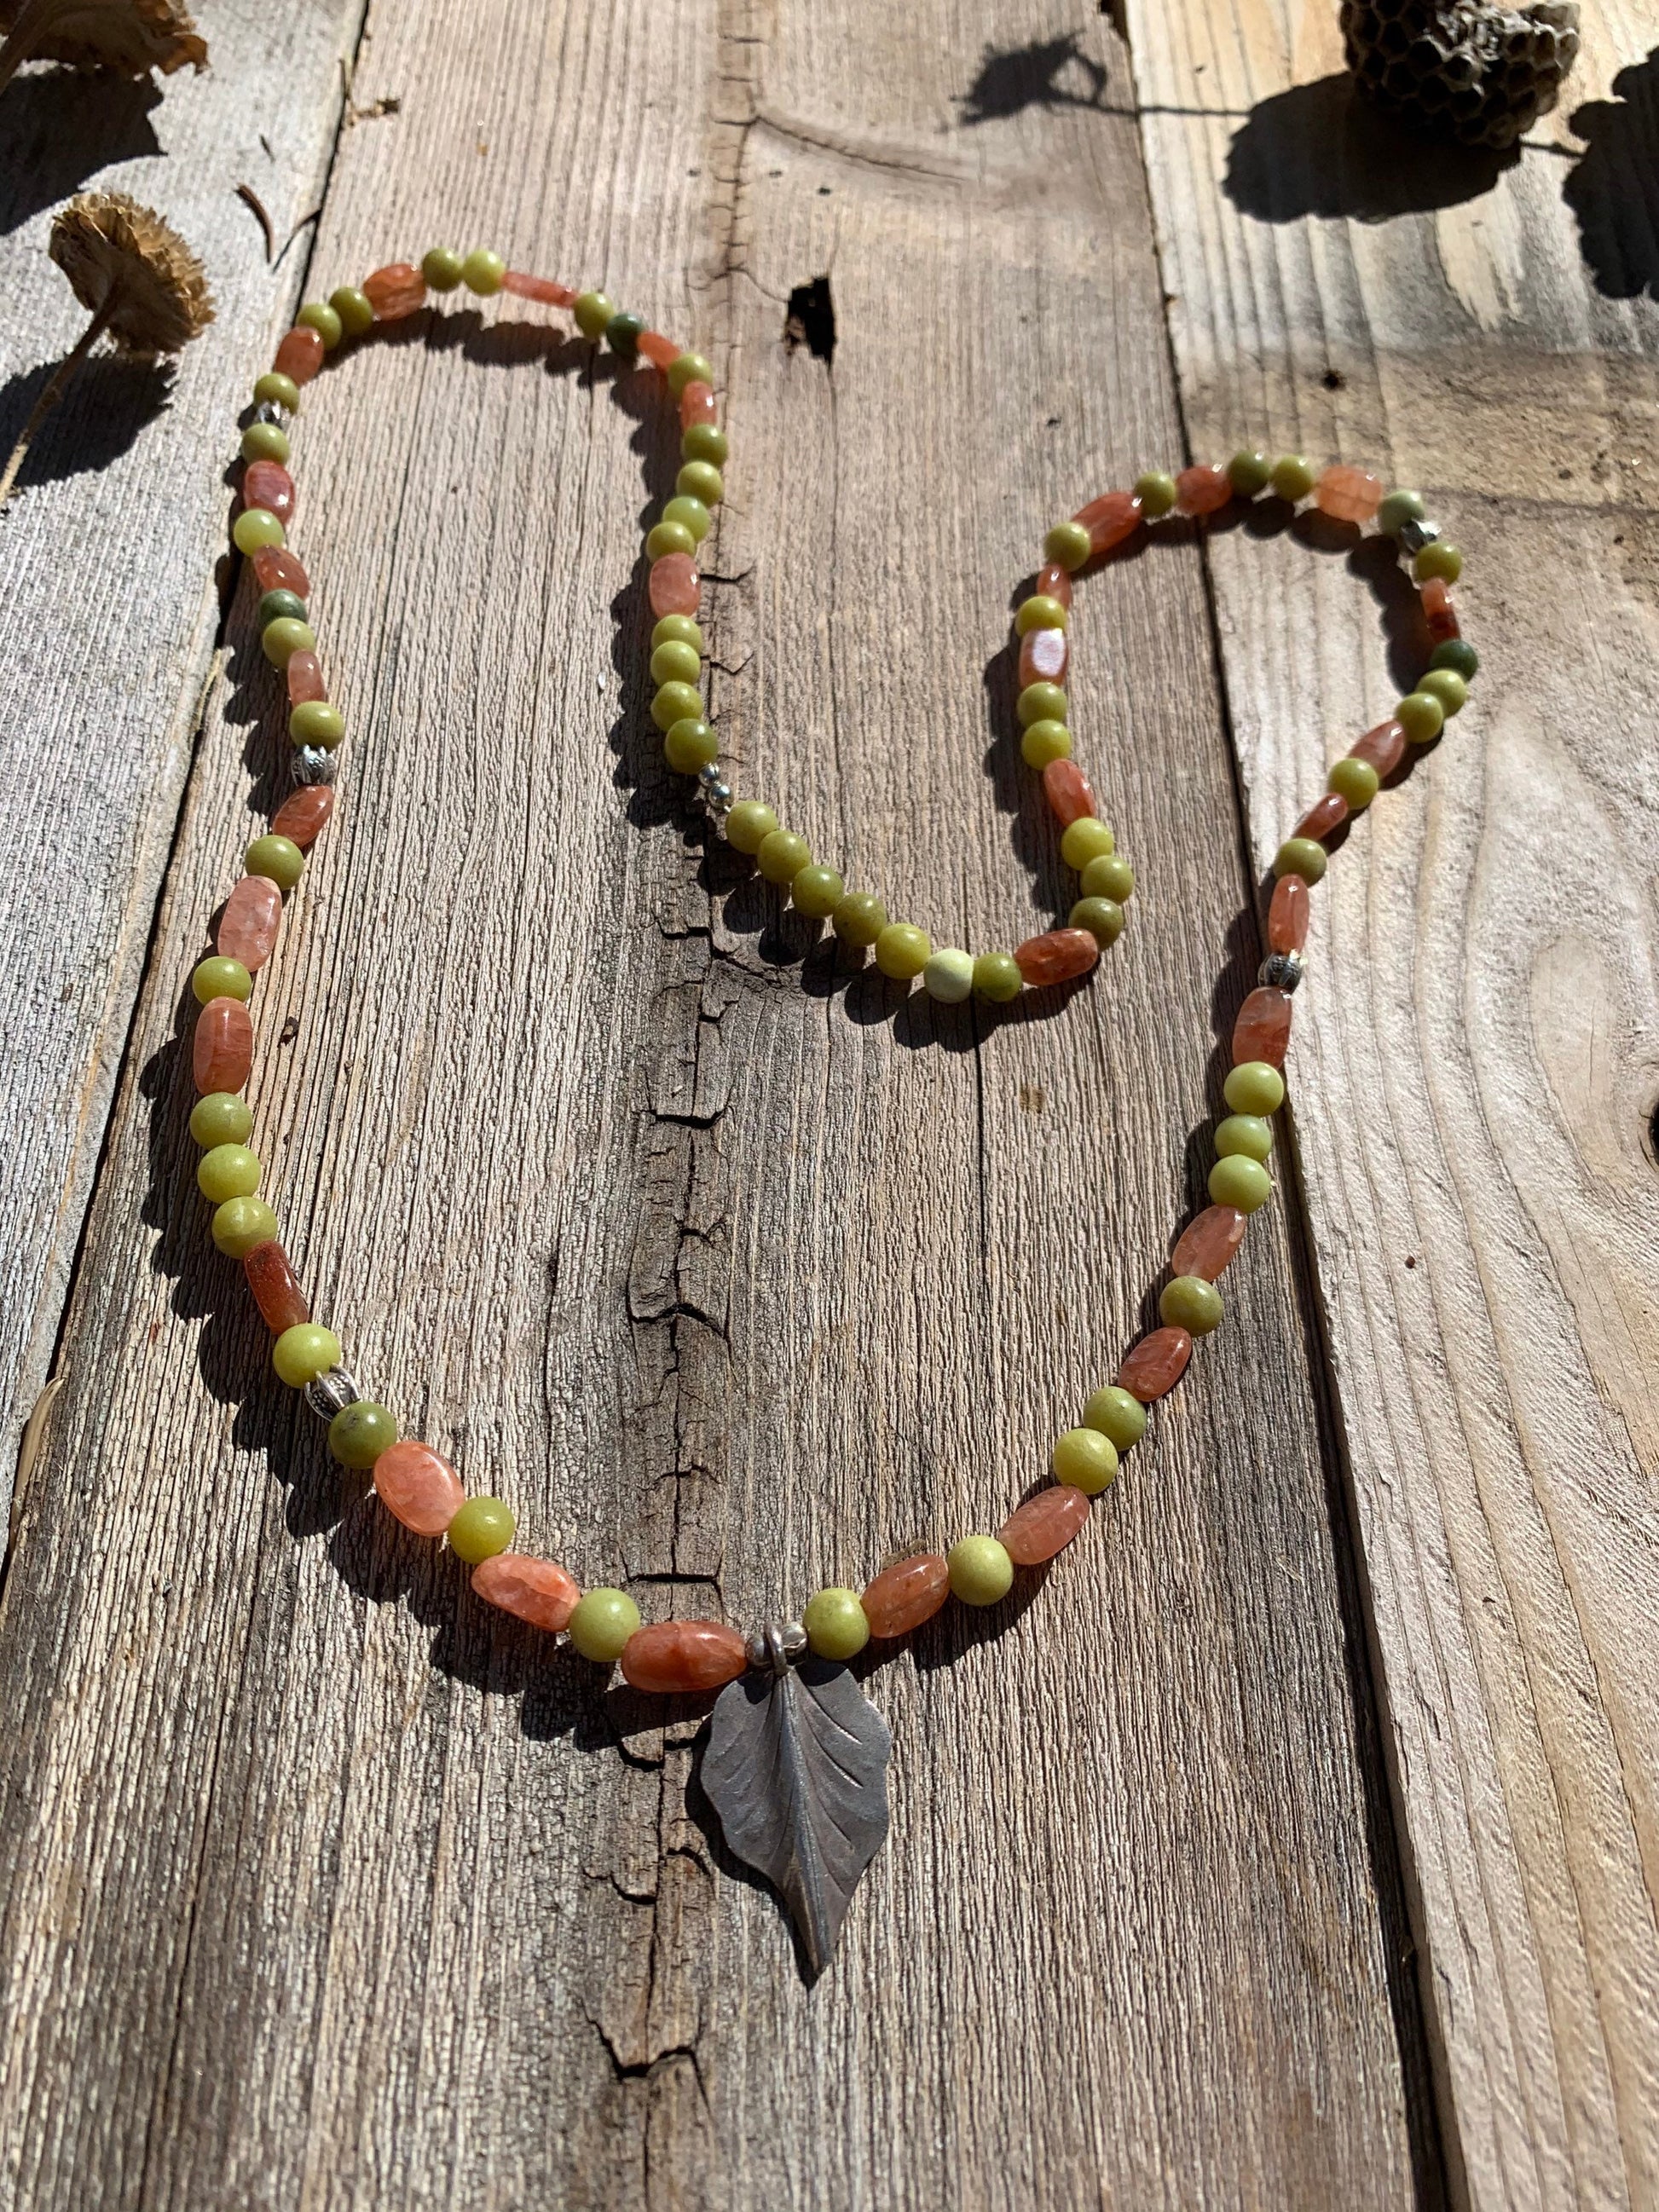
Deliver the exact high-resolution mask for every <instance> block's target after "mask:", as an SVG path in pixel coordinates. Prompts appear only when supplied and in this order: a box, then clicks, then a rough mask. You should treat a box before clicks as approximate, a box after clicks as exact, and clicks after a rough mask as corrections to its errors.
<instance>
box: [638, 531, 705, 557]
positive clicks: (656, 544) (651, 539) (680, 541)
mask: <svg viewBox="0 0 1659 2212" xmlns="http://www.w3.org/2000/svg"><path fill="white" fill-rule="evenodd" d="M696 550H697V541H696V538H694V537H693V536H692V535H691V532H690V531H689V530H688V529H687V528H686V526H685V525H684V523H683V522H659V523H655V524H653V526H652V528H651V529H650V530H649V531H648V532H647V533H646V540H645V551H646V557H647V560H651V561H661V560H665V558H666V557H667V556H668V555H669V554H671V553H695V552H696Z"/></svg>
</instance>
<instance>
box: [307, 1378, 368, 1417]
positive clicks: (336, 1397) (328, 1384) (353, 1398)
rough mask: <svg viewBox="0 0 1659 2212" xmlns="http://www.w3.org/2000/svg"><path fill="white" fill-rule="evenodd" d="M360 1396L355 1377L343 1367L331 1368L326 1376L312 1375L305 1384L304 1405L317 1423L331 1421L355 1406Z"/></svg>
mask: <svg viewBox="0 0 1659 2212" xmlns="http://www.w3.org/2000/svg"><path fill="white" fill-rule="evenodd" d="M362 1395H363V1394H362V1391H361V1390H360V1389H358V1388H357V1383H356V1377H355V1376H352V1375H350V1374H349V1372H348V1371H347V1370H346V1369H345V1368H343V1367H335V1368H331V1370H329V1372H328V1373H327V1374H326V1375H313V1376H312V1378H311V1380H310V1382H309V1383H307V1384H306V1403H307V1406H309V1407H310V1408H311V1410H312V1412H313V1413H315V1415H316V1416H317V1418H318V1419H319V1421H331V1420H332V1419H334V1416H335V1415H336V1414H337V1413H344V1411H345V1409H346V1407H348V1406H355V1405H356V1402H357V1401H358V1400H359V1398H361V1397H362Z"/></svg>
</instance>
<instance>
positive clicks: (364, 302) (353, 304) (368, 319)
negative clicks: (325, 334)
mask: <svg viewBox="0 0 1659 2212" xmlns="http://www.w3.org/2000/svg"><path fill="white" fill-rule="evenodd" d="M328 304H329V306H330V307H332V308H333V310H334V312H335V313H336V314H337V316H338V317H339V318H340V328H341V329H342V330H343V331H344V332H345V334H346V336H347V337H349V338H362V337H368V333H369V332H370V331H372V330H373V329H374V304H373V302H372V301H370V299H369V296H368V293H367V292H362V291H359V290H358V289H357V287H356V285H355V284H341V285H339V286H337V288H336V289H335V290H333V291H332V292H331V293H330V294H329V295H328Z"/></svg>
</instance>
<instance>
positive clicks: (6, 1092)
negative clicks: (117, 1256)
mask: <svg viewBox="0 0 1659 2212" xmlns="http://www.w3.org/2000/svg"><path fill="white" fill-rule="evenodd" d="M361 16H362V6H361V4H360V0H306V4H305V5H303V6H301V7H295V8H286V7H285V8H283V9H270V8H266V7H258V6H254V5H251V4H249V0H228V4H226V5H224V6H218V5H216V6H215V7H214V9H213V10H212V15H211V20H210V21H209V22H208V23H207V24H206V26H205V28H206V33H207V35H208V38H209V40H210V50H211V67H210V70H209V71H208V73H207V74H205V75H204V76H200V77H197V76H193V75H192V74H191V73H190V72H188V71H187V72H186V73H185V75H184V76H175V77H173V78H171V79H169V80H168V82H167V91H166V94H165V97H163V96H161V94H160V93H159V92H158V90H157V88H155V86H153V85H149V84H146V85H143V86H137V85H127V84H123V83H118V82H112V81H107V80H104V79H100V78H82V77H79V76H76V75H75V74H74V73H73V72H72V71H69V70H62V69H57V68H42V69H40V70H31V71H28V72H27V73H26V74H25V75H23V76H21V77H19V78H17V79H16V80H15V82H13V83H12V84H11V85H10V86H9V88H8V89H7V91H6V94H5V97H4V100H3V102H0V297H3V299H4V301H5V313H4V315H3V317H0V458H3V455H4V454H6V453H9V452H10V451H11V448H12V445H13V443H14V441H15V439H16V437H17V435H18V433H19V432H20V431H21V428H22V426H23V422H24V420H25V419H26V417H27V414H28V411H29V410H30V408H31V406H32V405H33V403H34V401H35V399H36V398H38V397H39V395H40V388H41V386H42V385H43V384H44V383H45V382H46V379H47V378H48V377H49V376H50V374H51V373H52V369H53V368H55V367H56V365H57V364H58V362H60V361H61V360H62V359H63V357H64V354H65V353H66V352H67V351H68V350H69V349H70V346H72V345H73V344H74V343H75V341H76V338H77V337H80V335H81V332H82V330H83V329H84V328H85V326H86V314H85V312H84V310H82V308H81V307H79V306H77V304H76V300H75V296H74V295H73V294H72V293H71V292H70V288H69V286H68V284H67V283H65V282H64V277H63V276H62V274H61V273H60V272H59V271H58V270H57V269H56V268H54V267H53V266H52V263H51V262H50V261H49V260H48V259H47V257H46V240H47V235H48V233H49V231H50V228H51V223H52V211H53V210H54V208H55V207H57V206H59V205H61V204H62V203H63V202H64V200H65V199H67V198H68V197H70V195H71V194H72V193H73V192H75V191H77V190H80V189H82V188H90V187H95V188H97V189H98V190H100V191H126V192H131V194H132V195H133V196H134V197H136V198H137V199H139V200H142V201H143V202H144V203H145V204H147V205H152V206H155V207H157V208H159V209H160V210H161V212H162V213H163V214H165V215H166V216H167V217H168V218H169V219H170V220H171V221H172V222H173V224H174V226H175V228H178V229H179V230H180V231H181V232H182V233H183V234H184V235H185V237H186V238H187V239H188V240H190V242H191V245H192V246H194V247H195V249H196V251H197V253H198V254H199V255H200V256H201V258H202V260H203V262H204V264H205V267H206V269H207V272H208V279H209V283H210V286H211V289H212V291H213V294H214V297H215V300H216V304H217V307H218V313H219V319H218V321H217V322H216V324H215V325H213V326H212V330H211V333H210V336H208V337H205V338H204V339H202V340H200V341H198V342H197V343H195V344H193V345H191V347H189V348H188V349H186V351H185V355H184V356H183V357H182V359H181V360H180V362H179V369H178V374H177V377H176V379H175V380H173V381H172V383H171V386H170V388H169V383H168V379H167V373H166V372H165V371H163V370H151V369H143V368H135V367H131V366H128V365H126V364H124V363H121V362H115V361H113V360H110V359H106V358H100V357H99V356H94V358H93V360H92V361H91V362H88V364H87V365H86V366H85V367H84V368H82V371H81V372H80V374H78V375H77V377H76V380H75V382H74V383H73V385H72V386H70V392H69V394H68V397H67V398H65V400H64V403H63V404H62V406H61V407H60V408H59V409H58V411H57V412H56V414H55V415H53V416H52V417H51V418H49V421H48V423H47V426H46V428H45V429H44V430H43V431H42V433H41V434H40V437H39V438H38V439H37V441H35V445H34V447H33V451H32V453H31V454H30V456H29V459H27V462H26V463H25V465H24V471H23V475H22V478H21V485H20V488H19V489H18V492H17V494H16V495H15V498H14V499H13V501H12V502H11V505H10V507H9V509H8V511H7V512H6V513H4V514H3V516H0V634H3V635H4V637H5V640H6V655H5V683H4V685H3V690H0V943H3V944H4V945H5V947H6V957H5V959H4V962H3V963H0V1036H3V1038H4V1041H5V1054H4V1061H3V1072H0V1108H3V1114H4V1120H5V1127H6V1142H5V1145H4V1146H3V1148H0V1511H3V1510H4V1506H5V1503H6V1500H7V1498H9V1495H10V1491H11V1483H12V1474H13V1470H14V1468H15V1466H16V1463H17V1455H18V1443H19V1438H20V1436H21V1431H22V1430H23V1426H24V1424H25V1423H26V1422H27V1419H28V1417H29V1413H30V1409H31V1407H33V1405H34V1404H35V1402H36V1401H37V1399H38V1397H39V1395H40V1391H41V1388H42V1385H43V1384H44V1383H45V1382H46V1375H47V1371H48V1369H49V1366H50V1364H51V1362H52V1351H53V1347H54V1346H55V1345H56V1343H57V1341H58V1332H59V1329H60V1328H61V1325H62V1321H63V1312H64V1298H65V1296H66V1294H67V1289H68V1285H69V1279H70V1269H71V1267H72V1264H73V1261H74V1258H75V1254H76V1247H77V1244H78V1243H79V1239H80V1235H81V1229H82V1221H83V1220H84V1218H85V1213H86V1208H87V1204H88V1196H89V1194H90V1191H91V1188H92V1182H93V1177H94V1170H95V1168H96V1166H97V1163H98V1158H99V1151H100V1145H101V1143H102V1140H103V1135H104V1130H105V1127H106V1122H107V1120H108V1116H109V1110H110V1103H111V1099H112V1095H113V1092H114V1088H115V1082H116V1076H117V1073H118V1066H119V1063H120V1059H121V1054H122V1049H123V1048H124V1046H125V1042H126V1038H127V1033H128V1030H129V1028H130V1026H131V1020H132V1009H133V1001H134V999H135V997H136V996H137V990H138V986H139V981H140V978H141V975H142V973H143V965H144V959H145V954H146V951H147V947H148V945H149V933H150V929H151V927H152V925H153V923H154V921H155V902H156V898H157V896H158V893H159V890H160V887H161V876H162V872H163V871H164V869H165V867H166V866H167V854H168V851H169V848H170V847H171V844H172V842H173V832H174V829H175V828H176V826H177V823H178V818H179V800H180V795H181V793H182V791H183V788H184V783H185V775H186V772H187V770H188V768H189V764H190V757H191V744H192V742H193V739H194V738H195V734H196V730H197V719H198V715H199V712H200V708H201V700H202V687H203V684H204V680H205V678H206V675H207V671H208V665H209V662H210V659H211V656H212V652H213V642H214V636H215V633H216V629H217V627H218V623H219V619H220V608H219V600H218V591H217V586H216V581H215V575H214V564H215V562H216V559H217V558H218V557H219V556H220V554H221V552H222V548H223V545H224V518H225V514H226V511H227V501H228V494H227V490H226V486H225V482H224V479H223V477H222V473H221V466H220V464H219V455H220V453H221V451H222V445H223V440H222V426H223V425H224V423H225V422H226V421H227V420H228V418H229V417H230V416H232V415H234V410H235V408H236V406H237V404H238V403H239V400H240V395H241V394H242V393H243V392H246V389H247V386H248V382H249V380H250V378H251V376H252V375H253V374H256V373H257V366H256V365H257V364H258V363H260V362H264V360H266V359H268V357H269V353H270V343H271V339H272V336H273V333H275V332H277V331H281V330H282V329H283V325H284V321H285V319H286V317H287V315H288V314H289V313H291V311H292V308H293V305H294V299H295V291H294V288H295V284H296V283H297V282H298V279H299V276H300V271H301V267H302V265H303V261H302V258H296V257H295V254H292V253H290V254H289V258H288V259H287V260H286V261H285V262H284V263H283V265H282V267H281V268H280V269H279V270H275V271H273V270H270V269H269V268H267V267H266V265H265V249H264V241H263V240H262V239H261V237H260V234H259V231H258V225H257V223H256V222H255V220H254V217H253V216H252V213H251V212H250V210H248V209H247V208H246V206H245V205H244V204H242V202H241V201H240V200H239V199H238V198H237V197H235V191H234V187H235V185H237V184H238V183H239V182H246V183H248V184H250V185H252V186H253V188H254V189H255V190H256V191H258V193H259V194H260V196H261V197H262V198H264V201H265V202H266V204H267V205H268V207H269V209H270V214H271V216H272V220H273V222H274V224H275V226H276V229H277V231H278V233H279V239H278V243H279V244H280V242H281V239H282V238H283V237H286V235H287V234H288V232H289V229H290V228H292V226H293V224H294V223H295V222H297V221H298V220H299V219H300V217H301V216H303V215H305V214H307V212H309V211H310V210H312V209H313V208H314V207H315V206H316V205H317V203H318V200H319V197H320V189H321V183H322V178H323V173H324V170H325V165H326V161H327V159H328V155H329V154H330V151H331V148H332V146H333V143H334V137H335V129H336V125H337V120H338V116H339V107H340V88H341V78H340V63H341V59H342V58H343V56H344V55H345V54H347V53H349V52H350V51H351V47H352V46H353V44H354V43H355V40H356V33H357V26H358V22H359V21H360V19H361ZM261 134H263V136H264V140H265V141H267V142H268V143H269V149H270V150H269V151H267V150H266V147H265V145H264V144H262V143H261ZM43 886H45V887H48V888H47V894H46V896H43V895H42V892H43Z"/></svg>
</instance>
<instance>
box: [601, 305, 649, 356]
mask: <svg viewBox="0 0 1659 2212" xmlns="http://www.w3.org/2000/svg"><path fill="white" fill-rule="evenodd" d="M644 328H645V321H644V318H643V317H642V316H640V315H625V314H624V315H612V317H611V320H610V321H609V322H608V323H607V324H606V325H605V343H606V344H607V345H608V346H609V347H610V349H611V352H612V353H614V354H618V355H620V356H621V357H622V359H623V361H632V360H633V358H634V356H635V355H636V354H637V353H638V351H639V349H640V335H641V331H643V330H644Z"/></svg>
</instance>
